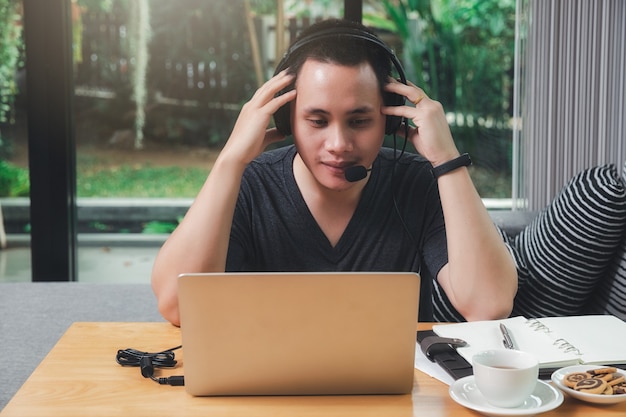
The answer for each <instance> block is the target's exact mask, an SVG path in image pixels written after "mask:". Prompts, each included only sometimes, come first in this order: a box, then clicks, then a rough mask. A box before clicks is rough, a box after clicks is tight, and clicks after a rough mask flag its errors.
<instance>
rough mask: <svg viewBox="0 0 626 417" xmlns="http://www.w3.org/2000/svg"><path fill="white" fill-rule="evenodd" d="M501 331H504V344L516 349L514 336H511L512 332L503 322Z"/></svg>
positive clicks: (508, 347) (506, 346)
mask: <svg viewBox="0 0 626 417" xmlns="http://www.w3.org/2000/svg"><path fill="white" fill-rule="evenodd" d="M500 331H501V332H502V337H503V339H502V344H504V347H505V348H507V349H515V344H514V343H513V338H512V337H511V333H509V329H507V328H506V326H505V325H504V324H502V323H500Z"/></svg>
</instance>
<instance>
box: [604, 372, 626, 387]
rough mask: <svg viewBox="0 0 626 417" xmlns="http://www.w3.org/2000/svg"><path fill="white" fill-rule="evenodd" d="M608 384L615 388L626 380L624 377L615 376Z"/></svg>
mask: <svg viewBox="0 0 626 417" xmlns="http://www.w3.org/2000/svg"><path fill="white" fill-rule="evenodd" d="M606 382H608V383H609V385H610V386H614V385H617V384H621V383H623V382H626V378H624V376H623V375H620V374H613V378H611V379H610V380H608V381H606Z"/></svg>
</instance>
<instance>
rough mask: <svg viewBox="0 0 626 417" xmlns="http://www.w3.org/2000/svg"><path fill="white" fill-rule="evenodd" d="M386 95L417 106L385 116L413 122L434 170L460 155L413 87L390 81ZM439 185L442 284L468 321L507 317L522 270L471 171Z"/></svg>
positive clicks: (433, 108) (414, 136)
mask: <svg viewBox="0 0 626 417" xmlns="http://www.w3.org/2000/svg"><path fill="white" fill-rule="evenodd" d="M386 89H387V90H388V91H391V92H394V93H397V94H401V95H404V96H405V97H407V99H408V100H409V101H411V102H413V103H414V104H415V107H412V106H390V107H385V108H384V109H383V112H384V113H385V114H389V115H394V116H403V117H406V118H408V119H410V120H411V122H412V123H413V125H414V126H415V127H412V128H411V130H410V134H409V139H410V140H411V142H412V143H413V145H414V146H415V148H416V149H417V151H418V152H419V153H420V154H421V155H422V156H424V157H425V158H427V159H428V160H429V161H430V162H431V164H432V165H433V167H437V166H440V165H441V164H444V163H446V162H448V161H451V160H453V159H455V158H457V157H458V156H459V155H460V154H459V151H458V149H457V147H456V145H455V143H454V140H453V138H452V134H451V133H450V127H449V125H448V122H447V119H446V117H445V113H444V111H443V108H442V106H441V104H440V103H438V102H436V101H434V100H431V99H429V98H428V97H427V96H426V94H425V93H424V91H423V90H422V89H421V88H419V87H417V86H415V85H414V84H412V83H410V82H409V83H408V85H405V84H402V83H399V82H397V81H396V80H390V82H389V84H388V85H387V87H386ZM401 132H402V129H400V130H399V133H401ZM437 182H438V187H439V194H440V198H441V206H442V209H443V215H444V219H445V224H446V236H447V245H448V264H447V265H446V266H444V267H443V268H442V269H441V270H440V271H439V273H438V275H437V281H438V282H439V284H440V285H441V287H442V288H443V290H444V291H445V292H446V295H447V296H448V298H449V299H450V302H451V303H452V305H453V306H454V307H455V308H456V310H457V311H458V312H459V313H460V314H462V315H463V317H465V319H467V320H481V319H496V318H503V317H507V316H508V315H509V314H510V313H511V311H512V309H513V299H514V298H515V294H516V292H517V270H516V267H515V263H514V261H513V258H512V256H511V254H510V253H509V251H508V249H507V247H506V245H505V244H504V242H503V240H502V238H501V237H500V234H499V233H498V231H497V229H496V227H495V225H494V224H493V222H492V220H491V217H490V216H489V213H488V212H487V210H486V208H485V206H484V205H483V203H482V200H481V199H480V196H479V195H478V192H477V191H476V189H475V187H474V184H473V182H472V180H471V178H470V176H469V172H468V169H467V168H466V167H460V168H457V169H455V170H452V171H449V172H447V173H445V174H443V175H441V176H440V177H439V178H438V180H437Z"/></svg>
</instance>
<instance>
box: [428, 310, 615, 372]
mask: <svg viewBox="0 0 626 417" xmlns="http://www.w3.org/2000/svg"><path fill="white" fill-rule="evenodd" d="M500 323H502V324H504V325H505V326H506V327H507V328H508V330H509V332H510V334H511V336H512V338H513V342H514V344H515V347H516V349H518V350H522V351H525V352H529V353H532V354H534V355H535V356H536V357H537V359H538V360H539V366H540V368H555V367H562V366H568V365H578V364H590V365H600V364H626V348H625V346H626V322H624V321H622V320H620V319H619V318H617V317H615V316H610V315H590V316H568V317H543V318H538V319H527V318H526V317H523V316H517V317H511V318H508V319H503V320H491V321H474V322H467V323H454V324H437V325H435V326H433V331H434V332H435V333H436V334H437V335H439V336H443V337H455V338H460V339H463V340H465V341H466V342H467V343H468V345H467V346H465V347H459V348H457V351H458V352H459V354H460V355H461V356H463V357H464V358H465V359H466V360H467V361H468V362H470V363H471V362H472V356H473V355H474V354H475V353H476V352H478V351H481V350H485V349H494V348H503V347H504V346H503V343H502V340H503V337H502V333H501V331H500Z"/></svg>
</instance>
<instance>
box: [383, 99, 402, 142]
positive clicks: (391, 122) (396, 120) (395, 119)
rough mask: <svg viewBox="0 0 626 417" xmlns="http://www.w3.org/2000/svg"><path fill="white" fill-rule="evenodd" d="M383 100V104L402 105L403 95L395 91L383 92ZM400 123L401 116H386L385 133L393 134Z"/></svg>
mask: <svg viewBox="0 0 626 417" xmlns="http://www.w3.org/2000/svg"><path fill="white" fill-rule="evenodd" d="M383 100H384V102H385V106H403V105H404V97H402V96H401V95H399V94H395V93H388V92H385V95H384V97H383ZM401 124H402V117H401V116H387V120H386V122H385V134H386V135H393V134H394V133H396V132H397V131H398V128H399V127H400V125H401Z"/></svg>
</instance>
